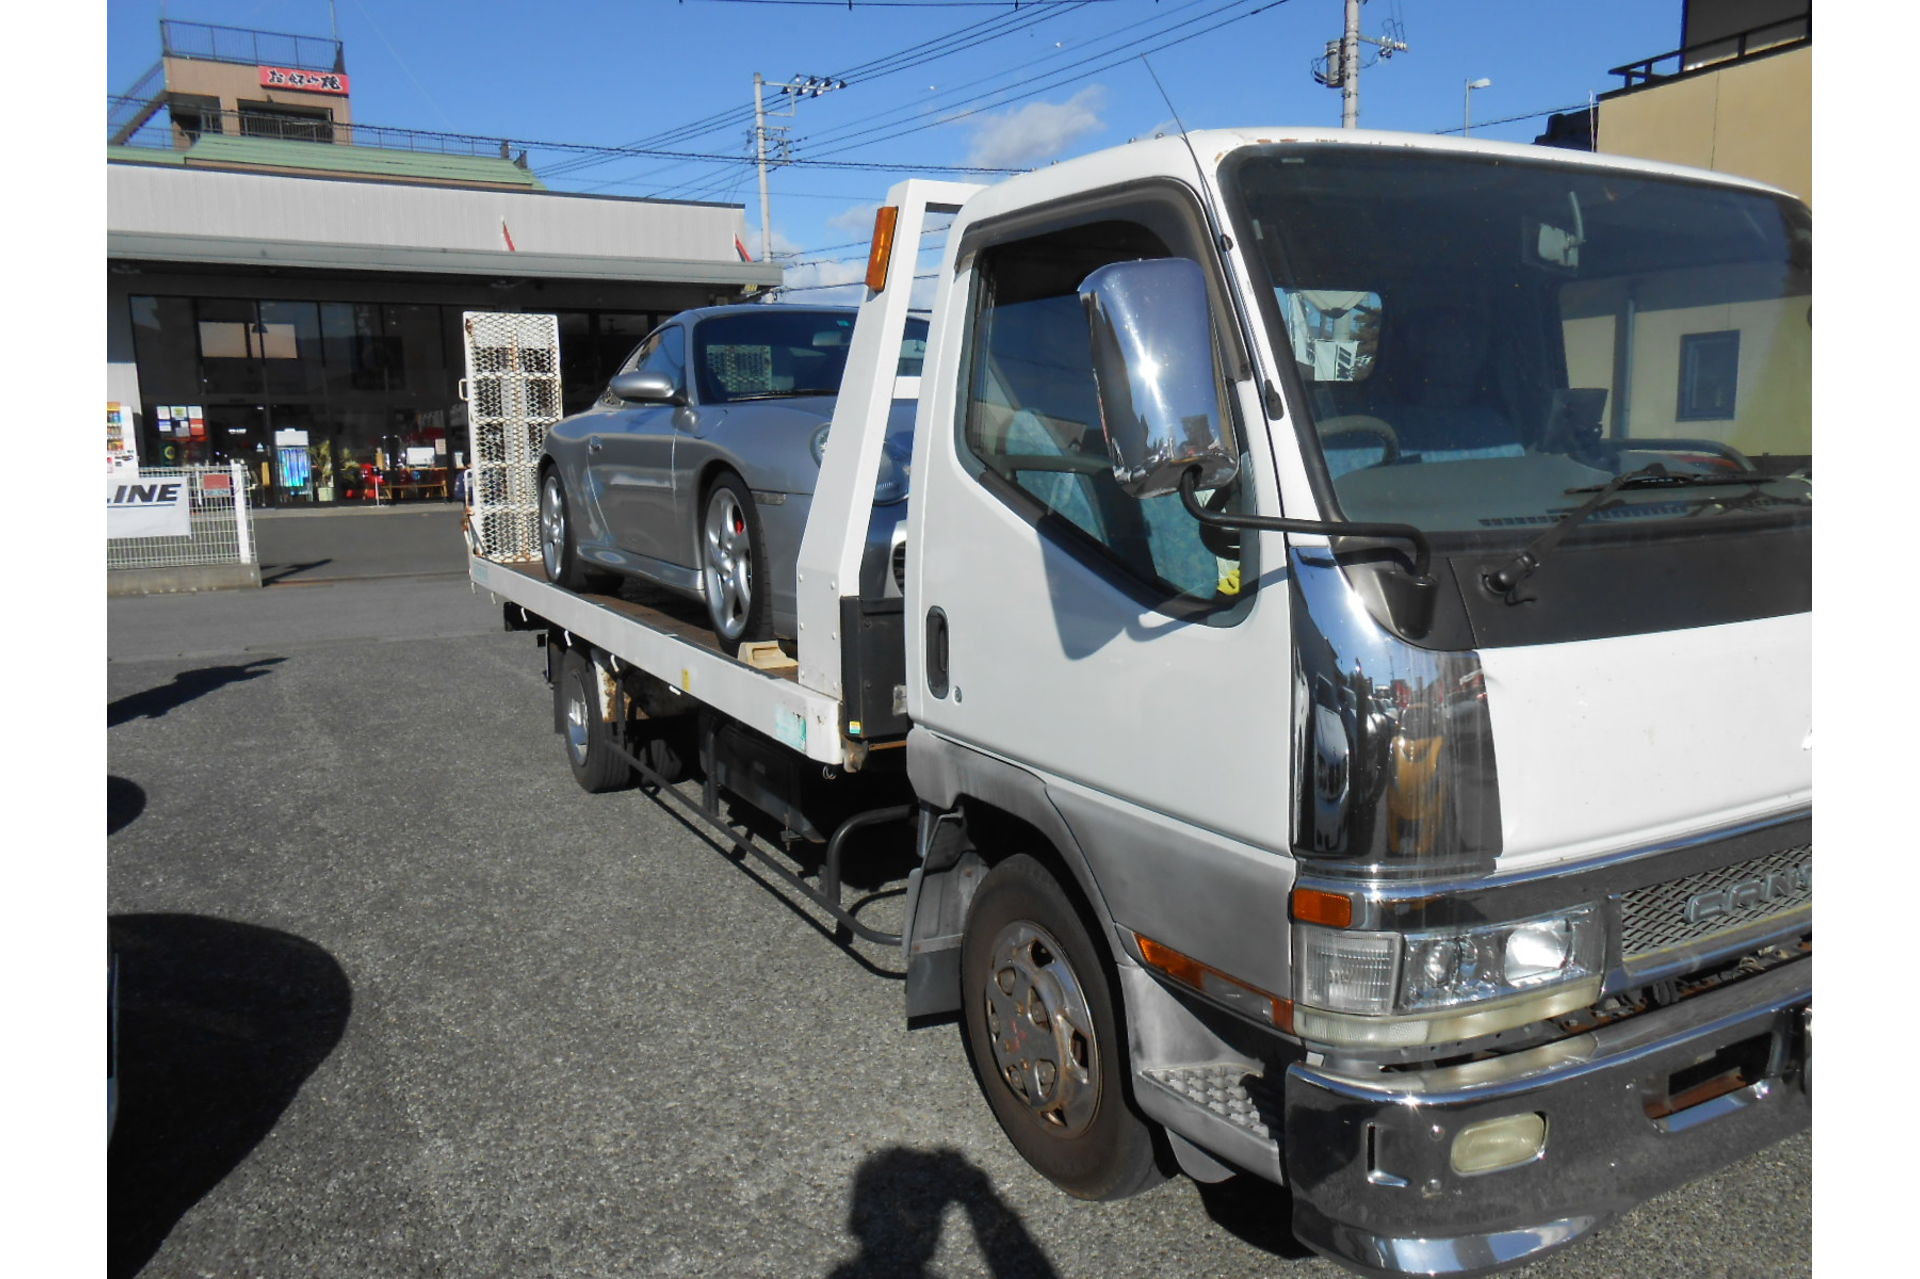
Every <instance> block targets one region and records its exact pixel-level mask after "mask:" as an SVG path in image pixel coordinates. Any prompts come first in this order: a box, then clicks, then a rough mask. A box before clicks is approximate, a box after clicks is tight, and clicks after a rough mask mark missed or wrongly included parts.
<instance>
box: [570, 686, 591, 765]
mask: <svg viewBox="0 0 1920 1279" xmlns="http://www.w3.org/2000/svg"><path fill="white" fill-rule="evenodd" d="M567 755H568V756H569V757H570V758H571V759H572V760H573V761H574V763H576V764H578V763H583V762H585V760H586V758H587V699H586V697H585V696H584V695H583V694H582V693H581V691H580V688H579V685H578V681H575V686H574V687H573V688H572V689H571V690H569V692H568V693H567Z"/></svg>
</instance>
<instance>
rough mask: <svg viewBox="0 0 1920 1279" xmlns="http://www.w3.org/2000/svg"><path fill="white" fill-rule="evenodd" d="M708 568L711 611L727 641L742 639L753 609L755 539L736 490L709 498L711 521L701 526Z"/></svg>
mask: <svg viewBox="0 0 1920 1279" xmlns="http://www.w3.org/2000/svg"><path fill="white" fill-rule="evenodd" d="M701 542H702V544H703V546H704V548H705V552H706V567H705V571H704V572H703V573H702V574H701V578H702V580H703V581H704V582H705V584H706V591H707V610H708V611H709V612H710V613H712V614H713V620H714V625H715V628H716V629H717V630H719V631H720V633H721V634H722V635H724V636H725V637H726V638H727V639H729V640H733V639H738V638H739V637H740V636H741V635H742V634H743V633H744V632H745V631H746V629H747V614H748V613H749V612H751V611H752V609H753V539H752V537H751V536H750V535H749V533H748V531H747V515H746V512H745V511H744V510H743V509H742V508H741V506H740V500H739V498H737V497H735V496H734V493H733V490H732V489H726V488H721V489H715V490H714V492H713V495H712V496H711V497H709V498H708V499H707V518H706V519H705V520H704V521H703V522H702V524H701Z"/></svg>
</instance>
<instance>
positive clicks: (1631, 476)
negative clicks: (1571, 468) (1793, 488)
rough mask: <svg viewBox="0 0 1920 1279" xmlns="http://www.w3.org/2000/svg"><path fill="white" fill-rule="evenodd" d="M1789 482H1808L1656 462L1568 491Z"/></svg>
mask: <svg viewBox="0 0 1920 1279" xmlns="http://www.w3.org/2000/svg"><path fill="white" fill-rule="evenodd" d="M1787 481H1796V482H1800V483H1805V481H1804V480H1801V479H1800V477H1799V476H1795V475H1768V474H1766V473H1765V472H1764V471H1722V472H1711V471H1684V472H1677V473H1676V472H1673V471H1669V470H1667V469H1666V468H1665V467H1663V466H1661V464H1660V463H1658V462H1655V463H1654V464H1653V465H1651V466H1646V467H1642V468H1641V469H1640V470H1638V471H1628V472H1627V473H1626V474H1625V475H1616V476H1614V477H1613V479H1611V480H1609V481H1608V482H1607V483H1605V484H1587V485H1583V486H1582V487H1580V488H1571V489H1567V490H1565V491H1566V492H1567V493H1569V494H1573V493H1617V492H1619V491H1620V490H1621V489H1640V488H1673V489H1677V488H1703V487H1707V486H1710V485H1714V484H1779V483H1785V482H1787Z"/></svg>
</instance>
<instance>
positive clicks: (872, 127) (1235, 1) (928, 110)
mask: <svg viewBox="0 0 1920 1279" xmlns="http://www.w3.org/2000/svg"><path fill="white" fill-rule="evenodd" d="M1204 2H1205V0H1187V3H1185V4H1183V5H1180V6H1179V7H1178V8H1175V9H1173V10H1171V11H1169V12H1168V13H1166V14H1164V15H1162V17H1165V18H1172V17H1174V16H1175V15H1177V14H1179V13H1183V12H1185V11H1186V10H1188V9H1191V8H1193V7H1194V6H1196V5H1198V4H1201V3H1204ZM1251 2H1252V0H1228V3H1226V4H1222V5H1219V6H1217V7H1215V8H1213V9H1209V10H1208V11H1206V12H1205V13H1201V14H1196V15H1194V16H1192V17H1189V18H1185V19H1182V20H1180V21H1174V22H1166V23H1162V24H1159V25H1156V23H1157V21H1158V20H1157V19H1149V20H1147V21H1145V22H1140V23H1135V24H1132V25H1131V26H1130V27H1128V28H1123V29H1122V30H1121V31H1118V32H1109V33H1108V34H1107V35H1105V36H1100V37H1096V40H1095V43H1099V42H1101V41H1107V40H1111V39H1113V38H1114V37H1115V36H1124V35H1125V34H1126V32H1127V31H1131V30H1138V29H1139V28H1142V27H1146V28H1150V29H1149V30H1146V31H1143V32H1141V33H1139V34H1136V35H1133V36H1131V37H1130V38H1126V39H1123V40H1122V41H1121V42H1120V43H1118V44H1115V45H1112V46H1111V47H1110V48H1108V49H1106V50H1105V51H1103V52H1096V53H1086V54H1084V56H1082V57H1080V58H1079V60H1078V61H1075V62H1071V63H1068V64H1067V65H1066V66H1065V67H1062V68H1058V69H1057V70H1056V72H1055V73H1053V74H1055V76H1056V78H1054V79H1051V80H1049V81H1047V82H1046V83H1044V84H1041V85H1039V86H1038V87H1035V88H1030V89H1028V90H1027V91H1026V92H1023V93H1013V94H1009V93H1008V90H1007V89H1005V88H1002V89H994V90H989V91H987V92H986V93H982V94H976V95H973V96H971V97H967V98H962V99H959V100H958V101H957V102H954V103H951V104H950V105H946V106H918V107H914V108H912V109H907V110H906V111H905V114H901V110H902V109H896V111H895V112H894V113H893V115H894V121H895V122H897V123H902V124H904V123H906V122H907V121H912V120H917V119H923V118H925V117H928V116H932V117H934V118H932V119H930V120H927V121H926V122H925V123H922V124H917V125H910V126H909V127H905V128H900V129H897V130H895V131H894V132H892V133H879V131H880V130H883V129H886V128H888V127H889V123H888V122H887V121H885V120H882V121H881V122H879V123H874V122H872V120H871V119H869V120H868V121H867V122H866V124H865V125H864V127H860V128H855V129H852V130H847V129H842V130H840V131H838V132H834V131H832V130H829V131H828V132H826V133H825V134H822V135H819V136H816V137H814V138H811V139H809V140H808V141H809V144H810V145H813V146H821V145H825V146H827V147H828V149H827V150H826V151H824V152H821V153H820V154H823V155H829V156H831V155H841V154H844V153H846V152H848V151H852V150H855V149H857V148H859V147H862V146H865V145H868V144H869V142H880V141H885V140H887V139H889V138H894V137H903V136H905V135H907V134H909V133H917V132H921V131H923V130H925V129H929V128H933V127H934V126H936V125H939V124H945V123H950V122H952V121H955V120H960V119H964V118H966V117H968V116H971V115H976V114H978V113H979V112H981V111H985V110H989V109H992V108H995V107H1000V106H1005V105H1007V104H1009V103H1012V102H1018V101H1021V100H1022V99H1024V98H1030V97H1034V96H1037V95H1038V94H1041V93H1045V92H1048V91H1049V90H1052V89H1055V88H1059V87H1061V86H1062V85H1065V84H1071V83H1073V82H1074V81H1076V80H1082V79H1085V78H1087V77H1088V76H1092V75H1097V74H1099V73H1100V72H1101V71H1105V70H1110V69H1111V68H1113V67H1115V66H1119V65H1121V64H1122V63H1125V62H1130V61H1132V59H1133V58H1134V57H1135V56H1138V54H1137V53H1136V52H1135V50H1137V49H1138V47H1139V46H1140V45H1142V44H1144V43H1147V42H1149V41H1155V40H1160V41H1161V42H1160V43H1158V44H1153V45H1151V47H1149V48H1147V49H1144V50H1140V52H1146V53H1154V52H1158V51H1160V50H1162V49H1168V48H1172V47H1174V46H1175V45H1178V44H1182V43H1185V42H1186V41H1188V40H1191V39H1195V38H1197V37H1199V36H1202V35H1205V34H1207V33H1208V32H1211V31H1216V30H1218V29H1219V28H1221V27H1223V26H1226V25H1228V24H1230V23H1233V22H1237V21H1240V20H1241V19H1243V18H1250V17H1253V16H1255V15H1256V14H1259V13H1263V12H1265V11H1266V10H1268V9H1272V8H1276V7H1278V6H1279V5H1282V4H1285V3H1287V0H1269V2H1268V3H1266V4H1261V5H1259V6H1258V7H1256V8H1253V9H1250V10H1247V11H1246V12H1244V13H1238V14H1234V15H1233V16H1231V17H1227V18H1223V19H1221V20H1220V21H1218V22H1215V23H1213V24H1212V25H1210V26H1206V27H1202V28H1201V29H1200V30H1198V31H1193V32H1189V33H1188V34H1186V35H1182V36H1177V37H1175V38H1172V39H1164V40H1163V39H1162V37H1165V36H1168V35H1170V34H1171V33H1173V32H1176V31H1180V30H1182V29H1184V28H1186V27H1190V26H1192V25H1194V24H1195V23H1199V22H1205V21H1207V20H1208V19H1210V18H1219V17H1220V15H1221V14H1223V13H1226V12H1228V11H1229V10H1232V9H1235V8H1238V7H1240V6H1242V5H1245V4H1248V3H1251ZM1073 52H1075V53H1081V52H1083V51H1082V50H1074V51H1073ZM1063 56H1067V55H1066V54H1065V53H1056V54H1046V55H1043V56H1041V57H1040V58H1036V59H1032V60H1031V61H1029V62H1027V63H1023V64H1021V65H1020V66H1018V67H1015V68H1012V69H1011V70H1010V71H1005V72H999V73H996V74H995V75H992V76H987V77H983V78H982V79H980V80H974V81H970V82H968V83H967V84H965V85H961V86H959V87H958V88H956V89H954V90H950V91H948V93H947V94H943V95H941V96H942V97H943V98H945V97H951V96H952V94H954V93H958V92H959V91H960V89H965V88H970V87H972V86H974V85H977V84H982V83H989V82H992V81H995V80H1003V79H1005V78H1007V77H1008V76H1009V75H1015V74H1018V73H1019V72H1020V71H1022V70H1025V69H1026V68H1028V67H1032V66H1037V65H1039V64H1041V63H1044V62H1048V61H1051V60H1053V59H1054V58H1057V57H1063ZM1102 58H1107V59H1108V61H1105V62H1101V63H1100V65H1098V66H1095V67H1093V68H1091V69H1090V70H1086V71H1078V68H1081V67H1085V66H1087V64H1088V63H1092V62H1098V61H1099V60H1100V59H1102ZM1075 72H1077V74H1075ZM971 102H979V103H981V105H980V106H977V107H972V108H970V109H967V110H963V111H954V110H953V107H954V106H959V105H963V104H966V103H971ZM873 134H879V136H872V137H869V135H873ZM863 139H866V140H865V141H863ZM836 142H837V143H840V144H841V145H837V146H836V145H832V144H834V143H836ZM797 161H798V157H797V156H792V155H791V154H790V156H789V158H788V159H786V160H783V163H795V162H797ZM753 162H754V161H753V160H751V159H748V158H743V159H742V160H741V161H740V163H742V164H751V163H753ZM683 187H686V188H690V190H685V191H683ZM705 189H707V187H706V186H703V185H700V180H698V179H696V180H695V181H694V182H693V183H690V184H682V186H681V187H669V188H667V189H665V190H663V191H657V192H655V193H654V194H655V196H656V197H657V198H670V197H673V196H675V195H681V194H698V193H699V192H700V191H703V190H705Z"/></svg>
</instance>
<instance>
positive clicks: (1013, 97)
mask: <svg viewBox="0 0 1920 1279" xmlns="http://www.w3.org/2000/svg"><path fill="white" fill-rule="evenodd" d="M1244 2H1245V0H1234V3H1230V4H1226V5H1222V6H1221V7H1220V8H1218V9H1214V10H1211V11H1209V12H1207V13H1204V14H1201V15H1199V16H1197V17H1194V18H1190V19H1188V20H1187V21H1185V22H1181V23H1176V24H1175V25H1174V26H1173V27H1169V28H1165V29H1163V30H1162V31H1161V32H1160V33H1158V34H1166V33H1167V32H1169V31H1174V30H1178V29H1179V28H1181V27H1186V26H1191V25H1193V24H1194V23H1196V22H1204V21H1205V20H1206V19H1208V18H1212V17H1216V16H1218V15H1219V14H1221V13H1223V12H1225V11H1226V10H1227V9H1231V8H1234V7H1235V5H1236V4H1239V3H1244ZM1288 2H1289V0H1268V2H1267V3H1265V4H1262V5H1259V6H1258V7H1256V8H1253V9H1249V10H1247V11H1246V12H1244V13H1236V14H1234V15H1232V16H1231V17H1226V18H1221V19H1220V21H1218V22H1215V23H1213V24H1211V25H1210V26H1205V27H1201V28H1200V29H1199V30H1197V31H1190V32H1188V33H1186V34H1185V35H1181V36H1176V37H1174V38H1172V39H1169V40H1162V41H1161V42H1160V43H1158V44H1155V45H1152V46H1151V47H1149V48H1144V49H1137V51H1136V46H1137V45H1139V44H1141V43H1144V42H1145V41H1146V40H1148V39H1152V38H1154V37H1151V36H1148V37H1142V38H1141V40H1139V41H1135V42H1133V43H1132V44H1129V45H1126V46H1122V48H1125V49H1126V50H1127V52H1124V53H1121V52H1120V51H1119V50H1118V49H1116V50H1112V51H1110V52H1112V53H1113V54H1115V55H1116V56H1113V57H1111V58H1110V59H1109V60H1108V61H1106V62H1102V63H1101V64H1100V65H1099V66H1096V67H1093V68H1091V69H1089V70H1086V71H1078V70H1075V68H1077V67H1080V66H1083V65H1085V64H1084V63H1075V64H1073V66H1072V67H1069V68H1064V69H1063V71H1068V72H1072V74H1063V75H1061V76H1060V77H1059V78H1056V79H1053V80H1049V81H1047V82H1046V83H1044V84H1040V85H1035V86H1034V87H1032V88H1029V89H1026V90H1025V91H1023V92H1020V93H1014V94H1010V95H1007V96H997V95H983V96H995V101H993V102H990V103H983V104H982V105H980V106H978V107H972V108H969V109H968V110H965V111H960V112H953V113H941V114H940V115H939V118H938V119H934V120H929V121H927V122H926V123H924V124H917V125H912V126H909V127H906V128H901V129H896V130H894V131H893V132H891V133H880V134H878V135H877V136H874V137H872V138H867V139H864V140H863V139H862V138H861V137H860V135H855V136H854V137H852V138H849V139H847V140H846V141H845V142H844V144H843V145H840V146H836V147H830V148H829V149H828V150H826V151H825V152H823V153H822V154H824V155H829V156H831V155H840V154H843V153H845V152H847V151H851V150H854V149H856V148H859V147H864V146H869V145H872V144H873V143H878V142H888V141H892V140H893V139H894V138H901V137H905V136H907V135H908V134H910V133H919V132H921V131H923V130H926V129H931V128H934V127H936V126H937V125H941V124H949V123H952V122H953V121H955V120H963V119H966V118H967V117H968V116H973V115H978V114H979V113H980V112H982V111H986V110H989V109H991V108H994V107H1003V106H1006V105H1008V104H1009V103H1013V102H1020V101H1023V100H1025V99H1027V98H1032V97H1037V96H1039V95H1040V94H1042V93H1046V92H1049V91H1051V90H1053V89H1057V88H1060V87H1061V86H1062V85H1067V84H1072V83H1074V82H1075V81H1078V80H1084V79H1086V78H1087V77H1089V76H1094V75H1098V74H1099V73H1100V72H1102V71H1110V70H1112V69H1113V68H1114V67H1117V66H1120V65H1121V64H1123V63H1127V62H1131V61H1133V60H1134V59H1135V58H1137V57H1139V56H1140V54H1142V53H1159V52H1161V51H1162V50H1165V49H1171V48H1173V47H1175V46H1176V45H1182V44H1185V43H1187V42H1188V41H1190V40H1197V39H1199V38H1200V37H1201V36H1203V35H1207V34H1209V33H1211V32H1214V31H1218V30H1220V29H1221V28H1222V27H1226V26H1231V25H1232V24H1234V23H1236V22H1241V21H1244V20H1245V19H1247V18H1251V17H1255V16H1257V15H1259V14H1262V13H1265V12H1266V11H1267V10H1269V9H1277V8H1279V7H1280V6H1281V5H1283V4H1287V3H1288ZM1096 56H1104V55H1096ZM1088 61H1092V59H1091V58H1090V59H1088ZM909 118H911V117H909ZM794 162H795V163H799V162H800V158H799V157H795V160H794Z"/></svg>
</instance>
